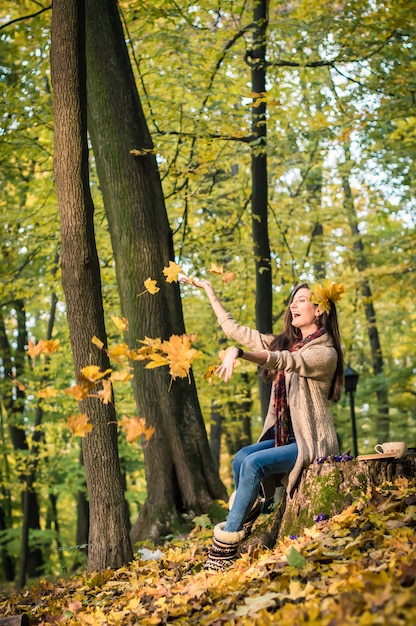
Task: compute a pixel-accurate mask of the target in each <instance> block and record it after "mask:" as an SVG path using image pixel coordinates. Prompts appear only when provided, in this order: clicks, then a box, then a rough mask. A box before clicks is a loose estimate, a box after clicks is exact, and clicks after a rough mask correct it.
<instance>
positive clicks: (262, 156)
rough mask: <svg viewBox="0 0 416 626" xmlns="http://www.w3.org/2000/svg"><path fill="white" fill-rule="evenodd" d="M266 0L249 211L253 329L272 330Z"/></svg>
mask: <svg viewBox="0 0 416 626" xmlns="http://www.w3.org/2000/svg"><path fill="white" fill-rule="evenodd" d="M267 20H268V0H255V2H254V14H253V24H254V30H253V43H252V49H251V51H250V54H249V56H248V59H249V63H250V66H251V84H252V91H253V93H254V94H257V97H255V98H254V104H253V107H252V110H251V116H252V124H251V131H252V137H253V140H252V142H251V177H252V192H251V213H252V227H251V228H252V237H253V254H254V260H255V271H256V328H257V329H258V330H259V331H260V332H262V333H271V332H272V331H273V310H272V309H273V302H272V267H271V258H270V242H269V227H268V185H267V182H268V181H267V152H266V144H267V139H266V133H267V117H266V109H267V106H266V99H265V97H263V96H265V94H266V59H265V57H266V31H267ZM259 394H260V404H261V413H262V416H263V419H264V418H265V417H266V414H267V410H268V407H269V400H270V385H269V384H265V383H264V382H263V378H262V377H261V370H260V369H259Z"/></svg>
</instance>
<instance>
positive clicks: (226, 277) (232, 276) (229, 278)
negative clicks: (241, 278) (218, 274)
mask: <svg viewBox="0 0 416 626" xmlns="http://www.w3.org/2000/svg"><path fill="white" fill-rule="evenodd" d="M236 276H237V274H235V272H225V273H224V274H223V275H222V280H223V282H224V283H231V281H233V280H234V279H235V277H236Z"/></svg>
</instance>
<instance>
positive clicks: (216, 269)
mask: <svg viewBox="0 0 416 626" xmlns="http://www.w3.org/2000/svg"><path fill="white" fill-rule="evenodd" d="M208 272H210V273H211V274H223V273H224V269H223V267H222V265H217V264H216V263H211V268H210V269H209V270H208Z"/></svg>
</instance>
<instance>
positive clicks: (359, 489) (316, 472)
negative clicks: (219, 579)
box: [243, 459, 416, 550]
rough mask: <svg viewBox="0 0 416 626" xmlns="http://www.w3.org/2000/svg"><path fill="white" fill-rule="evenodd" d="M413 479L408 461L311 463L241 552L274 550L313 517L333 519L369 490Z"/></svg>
mask: <svg viewBox="0 0 416 626" xmlns="http://www.w3.org/2000/svg"><path fill="white" fill-rule="evenodd" d="M415 475H416V470H415V464H414V461H411V460H408V459H397V460H396V459H380V460H378V459H376V460H371V461H357V460H352V461H346V462H338V463H336V462H333V463H329V462H325V463H323V464H318V463H313V464H312V465H310V466H309V467H308V468H307V469H306V470H304V471H303V472H302V474H301V476H300V479H299V482H298V484H297V486H296V489H295V491H294V493H293V494H292V497H291V498H290V499H289V498H287V496H284V497H283V499H282V500H281V502H280V503H279V506H278V508H277V510H276V511H275V512H274V513H273V514H272V515H270V517H269V518H268V519H267V520H266V521H265V522H264V523H263V524H261V525H259V526H258V527H257V528H256V529H255V532H254V533H253V535H252V536H251V537H249V538H248V539H247V541H246V542H245V544H244V546H243V549H244V550H249V549H252V548H253V547H257V546H259V545H265V546H267V547H273V546H274V545H275V543H276V540H277V539H279V538H281V537H284V536H286V535H296V534H298V533H299V532H300V531H302V529H303V528H308V527H310V526H312V525H313V524H314V518H315V516H318V515H320V514H323V515H325V516H328V517H333V516H334V515H337V514H339V513H341V512H342V511H344V510H345V509H346V508H347V507H348V506H350V505H351V504H352V502H353V501H354V500H356V499H357V498H358V497H359V496H360V495H365V493H366V492H367V491H368V489H371V488H372V487H377V486H379V485H382V484H383V483H385V482H394V481H395V480H396V479H398V478H400V477H403V476H405V477H408V478H410V477H414V476H415Z"/></svg>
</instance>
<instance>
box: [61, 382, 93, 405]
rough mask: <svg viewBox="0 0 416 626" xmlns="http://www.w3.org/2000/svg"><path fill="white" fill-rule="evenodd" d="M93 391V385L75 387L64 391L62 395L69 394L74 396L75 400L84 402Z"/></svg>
mask: <svg viewBox="0 0 416 626" xmlns="http://www.w3.org/2000/svg"><path fill="white" fill-rule="evenodd" d="M90 389H91V385H90V384H88V385H73V386H72V387H68V389H63V391H62V393H67V394H68V395H69V396H73V397H74V398H75V400H78V401H80V400H84V398H86V397H87V396H88V392H89V390H90Z"/></svg>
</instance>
